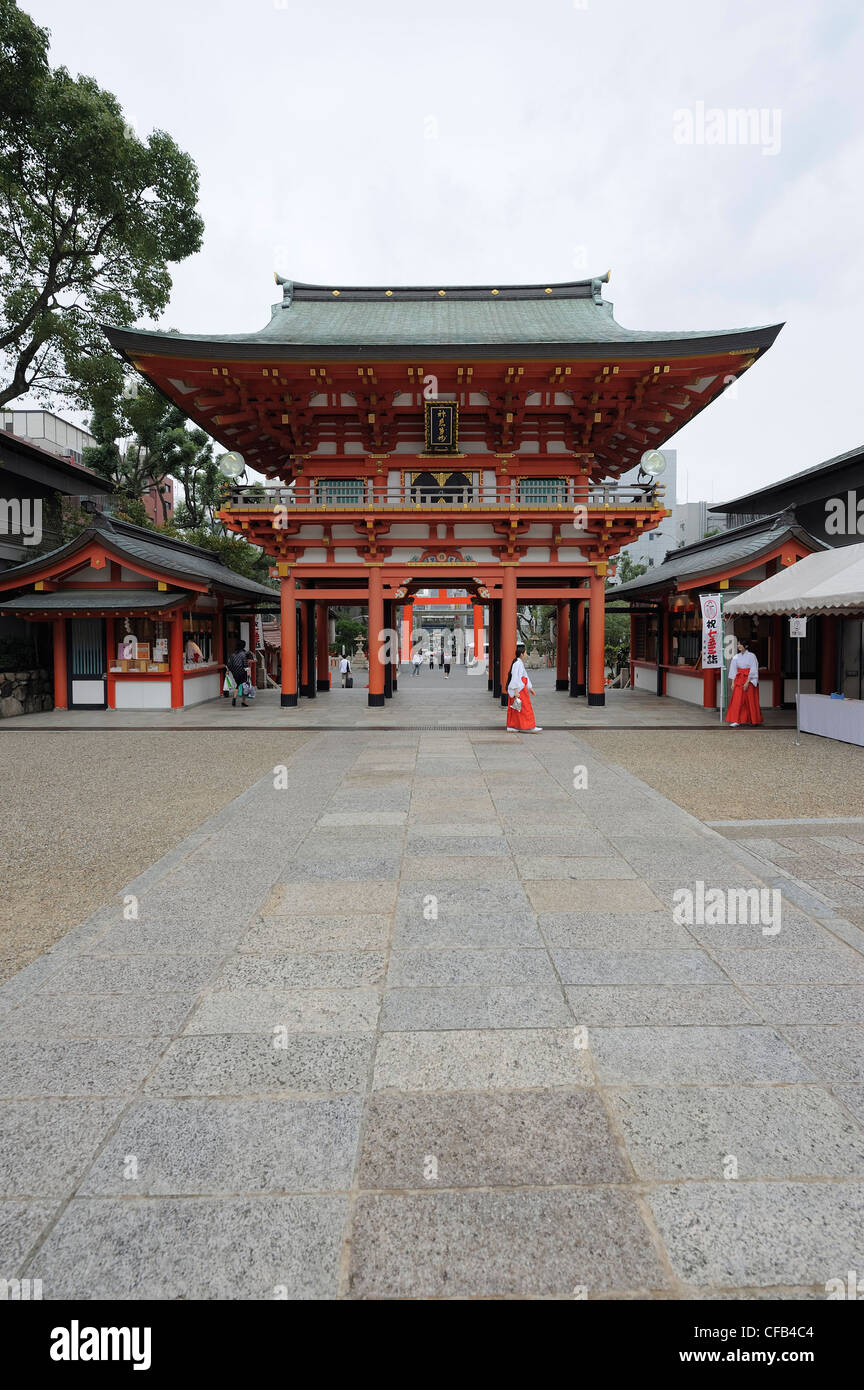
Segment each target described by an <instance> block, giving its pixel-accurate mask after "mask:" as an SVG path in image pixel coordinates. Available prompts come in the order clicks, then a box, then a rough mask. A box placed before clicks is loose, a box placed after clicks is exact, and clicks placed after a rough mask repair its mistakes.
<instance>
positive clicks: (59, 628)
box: [51, 618, 69, 709]
mask: <svg viewBox="0 0 864 1390" xmlns="http://www.w3.org/2000/svg"><path fill="white" fill-rule="evenodd" d="M51 627H52V629H53V634H54V708H55V709H67V708H68V689H69V682H68V678H67V674H66V619H65V618H55V619H54V621H53V622H52V624H51Z"/></svg>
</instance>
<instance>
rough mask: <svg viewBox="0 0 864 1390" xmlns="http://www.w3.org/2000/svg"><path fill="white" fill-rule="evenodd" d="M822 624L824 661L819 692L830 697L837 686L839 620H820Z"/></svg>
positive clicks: (821, 665) (821, 663) (821, 668)
mask: <svg viewBox="0 0 864 1390" xmlns="http://www.w3.org/2000/svg"><path fill="white" fill-rule="evenodd" d="M819 621H820V623H821V624H822V659H821V662H820V666H819V690H820V692H821V693H822V694H823V695H830V694H831V693H832V691H834V690H835V689H836V686H837V619H836V618H820V619H819Z"/></svg>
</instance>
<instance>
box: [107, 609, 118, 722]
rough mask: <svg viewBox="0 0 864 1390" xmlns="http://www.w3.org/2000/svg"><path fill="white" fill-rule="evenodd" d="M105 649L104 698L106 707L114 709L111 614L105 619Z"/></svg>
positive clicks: (112, 620) (114, 684)
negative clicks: (105, 676)
mask: <svg viewBox="0 0 864 1390" xmlns="http://www.w3.org/2000/svg"><path fill="white" fill-rule="evenodd" d="M105 649H106V651H107V653H108V665H107V666H106V667H105V671H106V673H107V680H106V685H105V695H106V700H107V702H108V708H109V709H114V707H115V705H114V698H115V695H114V692H115V687H116V680H115V677H114V676H112V674H111V667H112V666H113V665H114V662H115V659H116V658H115V655H114V650H115V649H114V619H113V617H111V616H108V617H106V619H105Z"/></svg>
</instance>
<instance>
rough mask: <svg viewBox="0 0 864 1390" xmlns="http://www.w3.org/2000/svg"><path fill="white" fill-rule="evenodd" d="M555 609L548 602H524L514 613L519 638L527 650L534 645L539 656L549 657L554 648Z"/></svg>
mask: <svg viewBox="0 0 864 1390" xmlns="http://www.w3.org/2000/svg"><path fill="white" fill-rule="evenodd" d="M556 611H557V610H556V609H555V607H554V605H552V604H550V603H535V604H526V605H525V606H524V607H522V608H519V609H518V610H517V614H516V625H517V627H518V629H519V640H520V642H524V643H525V646H526V648H527V649H528V651H529V652H531V651H533V649H534V648H535V647H536V649H537V651H538V652H539V653H540V655H541V656H545V657H547V658H548V657H550V656H551V655H552V652H553V651H554V650H555V645H556V643H555V638H554V636H553V633H552V624H553V622H554V621H555V615H556Z"/></svg>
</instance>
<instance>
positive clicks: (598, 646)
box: [588, 571, 606, 705]
mask: <svg viewBox="0 0 864 1390" xmlns="http://www.w3.org/2000/svg"><path fill="white" fill-rule="evenodd" d="M590 590H591V596H590V598H589V600H588V601H589V603H590V605H591V615H590V629H589V633H588V647H589V651H588V703H589V705H605V703H606V668H605V657H606V590H605V582H604V578H603V575H601V574H598V573H597V572H596V571H595V572H594V574H592V576H591V583H590Z"/></svg>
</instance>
